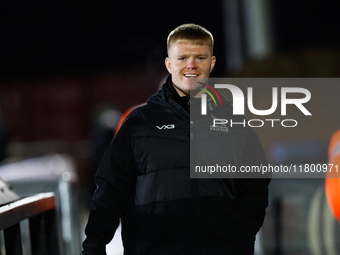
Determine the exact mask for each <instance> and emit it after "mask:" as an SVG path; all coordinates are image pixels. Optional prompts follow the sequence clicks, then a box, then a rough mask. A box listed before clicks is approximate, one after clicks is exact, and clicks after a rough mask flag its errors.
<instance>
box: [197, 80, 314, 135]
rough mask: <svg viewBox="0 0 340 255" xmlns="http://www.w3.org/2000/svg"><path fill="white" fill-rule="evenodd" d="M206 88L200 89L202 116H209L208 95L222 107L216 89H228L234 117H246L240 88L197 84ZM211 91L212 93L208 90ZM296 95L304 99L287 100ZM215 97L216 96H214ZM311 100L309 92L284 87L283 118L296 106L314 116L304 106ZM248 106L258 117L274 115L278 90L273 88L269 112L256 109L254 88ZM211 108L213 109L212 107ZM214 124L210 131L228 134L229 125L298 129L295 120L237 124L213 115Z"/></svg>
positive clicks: (256, 121)
mask: <svg viewBox="0 0 340 255" xmlns="http://www.w3.org/2000/svg"><path fill="white" fill-rule="evenodd" d="M197 83H198V84H201V85H203V86H205V88H201V87H198V88H199V89H200V90H202V91H204V92H205V93H204V94H202V95H201V115H207V105H208V103H207V101H208V100H207V94H208V95H209V96H210V97H211V99H212V100H213V102H214V104H215V106H217V101H216V99H215V96H216V97H217V98H218V100H219V103H220V105H221V106H223V104H222V100H221V98H220V95H219V94H218V93H217V91H216V90H215V89H214V88H216V89H228V90H229V91H230V92H231V94H232V97H233V115H244V94H243V92H242V90H241V89H240V88H238V87H237V86H235V85H232V84H215V85H214V88H213V87H212V86H210V85H208V84H206V83H202V82H197ZM208 89H210V90H211V91H212V93H211V92H210V91H209V90H208ZM289 93H295V94H297V93H298V94H303V95H304V97H302V98H287V94H289ZM214 95H215V96H214ZM310 99H311V93H310V91H309V90H307V89H305V88H300V87H282V88H281V116H286V114H287V105H295V106H296V107H297V108H298V109H299V110H300V111H301V112H302V113H303V114H304V115H305V116H311V115H312V114H311V113H310V112H309V111H308V110H307V109H306V107H305V106H304V105H303V104H305V103H307V102H308V101H309V100H310ZM247 105H248V109H249V111H250V112H251V113H253V114H255V115H258V116H266V115H270V114H272V113H274V112H275V111H276V109H277V106H278V88H277V87H273V88H272V105H271V107H270V108H269V109H267V110H258V109H255V107H254V104H253V88H252V87H248V88H247ZM210 108H211V107H210ZM211 116H212V119H213V124H212V125H211V128H210V130H215V131H224V132H228V129H227V128H225V125H227V124H229V126H230V127H233V125H234V126H235V125H242V126H243V127H245V126H246V125H248V126H250V127H262V126H264V124H265V123H271V127H274V126H275V122H280V123H281V126H282V127H296V126H297V125H298V122H297V120H295V119H283V120H280V119H269V118H268V119H265V120H262V119H250V120H248V121H247V120H246V119H244V120H243V121H242V122H236V121H233V120H232V119H222V118H216V117H214V116H213V115H212V114H211Z"/></svg>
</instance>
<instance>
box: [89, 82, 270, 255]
mask: <svg viewBox="0 0 340 255" xmlns="http://www.w3.org/2000/svg"><path fill="white" fill-rule="evenodd" d="M223 100H224V99H223ZM224 101H225V105H227V108H228V107H229V108H230V109H231V105H230V103H229V102H228V101H226V100H224ZM187 105H188V99H185V98H179V96H178V94H177V93H176V92H175V90H174V88H173V86H172V84H171V77H170V76H169V78H168V80H167V82H166V84H165V85H163V87H162V89H161V91H160V92H158V93H157V94H156V95H154V96H151V97H150V98H149V99H148V100H147V103H146V104H144V105H142V106H140V107H138V108H136V109H135V110H133V111H132V112H131V113H130V114H129V116H128V117H127V119H126V120H125V122H124V124H123V125H122V127H121V129H120V130H119V132H118V133H117V135H116V136H115V138H114V139H113V141H112V143H111V145H110V146H109V148H108V150H107V152H106V154H105V156H104V158H103V160H102V162H101V165H100V166H99V169H98V171H97V174H96V177H95V182H96V185H97V190H96V192H95V194H94V197H93V201H92V203H91V208H90V209H91V211H90V216H89V221H88V224H87V226H86V230H85V233H86V235H87V238H86V239H85V241H84V243H83V248H84V251H83V254H84V255H90V254H96V255H100V254H106V253H105V245H106V244H107V243H108V242H110V240H111V239H112V237H113V235H114V232H115V230H116V228H117V227H118V224H119V220H120V219H121V220H122V239H123V245H124V254H128V255H138V254H148V255H149V254H150V255H151V254H155V255H165V254H185V255H189V254H195V255H197V254H206V255H213V254H242V255H243V254H253V250H254V240H255V235H256V233H257V231H258V230H259V228H260V227H261V226H262V223H263V219H264V215H265V208H266V207H267V204H268V184H269V179H256V178H255V179H243V178H242V179H240V178H234V179H191V178H190V173H189V167H190V157H189V153H190V146H192V143H190V132H191V133H193V132H194V130H195V129H194V128H191V129H190V114H189V112H188V107H187ZM196 122H197V123H199V122H200V118H198V119H197V121H196ZM230 130H232V129H230ZM223 135H224V136H225V137H227V140H226V141H227V144H225V145H224V148H226V149H225V150H221V152H223V154H225V158H228V159H230V162H231V163H233V164H234V163H235V162H236V163H237V164H238V165H239V164H243V163H244V164H247V165H251V164H256V165H259V164H266V163H267V161H266V156H265V154H264V152H263V149H262V146H261V143H260V141H259V140H258V138H257V136H256V134H255V132H254V131H253V130H252V129H251V128H243V129H242V131H241V132H240V131H239V130H236V133H235V132H234V133H233V132H228V133H224V134H223ZM194 139H195V138H194ZM219 140H220V138H219ZM220 141H221V140H220ZM222 141H223V140H222ZM233 144H234V145H233ZM235 144H236V147H235ZM207 155H209V154H207Z"/></svg>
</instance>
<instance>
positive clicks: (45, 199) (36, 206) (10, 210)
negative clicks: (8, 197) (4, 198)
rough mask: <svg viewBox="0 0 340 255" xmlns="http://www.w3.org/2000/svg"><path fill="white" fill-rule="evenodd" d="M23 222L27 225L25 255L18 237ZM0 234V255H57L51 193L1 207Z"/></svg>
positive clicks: (57, 239)
mask: <svg viewBox="0 0 340 255" xmlns="http://www.w3.org/2000/svg"><path fill="white" fill-rule="evenodd" d="M26 220H27V221H28V222H29V224H28V225H29V226H28V228H29V245H28V246H29V251H27V253H26V252H24V251H25V249H23V243H22V234H21V223H22V222H23V221H26ZM0 231H1V239H0V245H1V249H0V255H25V254H32V255H59V254H60V252H59V238H58V225H57V216H56V207H55V199H54V193H53V192H49V193H40V194H37V195H33V196H29V197H26V198H23V199H20V200H18V201H15V202H13V203H10V204H7V205H4V206H1V207H0ZM26 250H27V247H26Z"/></svg>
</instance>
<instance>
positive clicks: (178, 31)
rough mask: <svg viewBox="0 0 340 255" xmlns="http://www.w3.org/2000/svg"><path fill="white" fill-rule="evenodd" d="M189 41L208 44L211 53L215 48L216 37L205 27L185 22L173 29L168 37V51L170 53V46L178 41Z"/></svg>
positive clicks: (196, 43)
mask: <svg viewBox="0 0 340 255" xmlns="http://www.w3.org/2000/svg"><path fill="white" fill-rule="evenodd" d="M180 40H183V41H189V42H190V43H192V44H194V45H208V46H209V48H210V50H211V54H212V53H213V48H214V37H213V35H212V34H211V33H210V32H209V31H208V30H207V29H205V28H204V27H202V26H199V25H196V24H192V23H190V24H183V25H180V26H179V27H177V28H175V29H174V30H172V31H171V32H170V34H169V36H168V39H167V51H168V54H169V49H170V47H171V46H172V45H173V44H174V43H176V42H177V41H180Z"/></svg>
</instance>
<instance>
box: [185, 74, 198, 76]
mask: <svg viewBox="0 0 340 255" xmlns="http://www.w3.org/2000/svg"><path fill="white" fill-rule="evenodd" d="M184 76H185V77H198V74H184Z"/></svg>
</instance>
